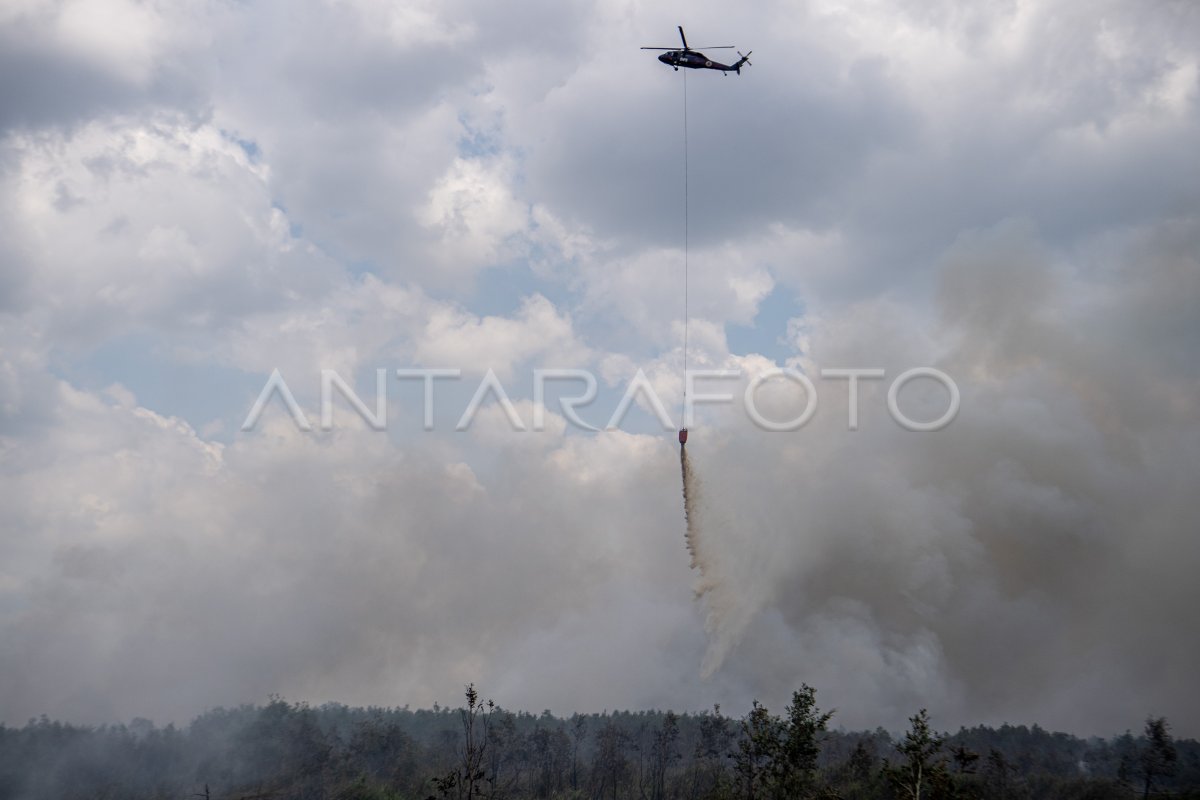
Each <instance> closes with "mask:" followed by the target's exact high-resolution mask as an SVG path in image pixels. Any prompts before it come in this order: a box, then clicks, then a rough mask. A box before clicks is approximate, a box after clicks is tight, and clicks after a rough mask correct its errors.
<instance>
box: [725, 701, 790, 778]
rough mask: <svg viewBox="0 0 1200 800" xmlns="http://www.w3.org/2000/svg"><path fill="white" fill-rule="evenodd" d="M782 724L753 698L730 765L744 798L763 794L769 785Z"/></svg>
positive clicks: (743, 721)
mask: <svg viewBox="0 0 1200 800" xmlns="http://www.w3.org/2000/svg"><path fill="white" fill-rule="evenodd" d="M782 727H783V723H782V722H780V720H779V718H778V717H775V716H772V715H771V713H770V712H769V711H767V709H765V708H764V707H763V706H761V705H759V703H758V701H757V700H755V701H754V704H753V705H752V706H751V708H750V713H749V714H747V715H746V716H745V717H744V718H743V719H742V736H741V738H740V739H739V740H738V746H737V750H735V751H734V753H733V766H734V769H735V770H736V772H737V774H738V777H739V778H740V779H741V783H742V788H743V790H744V791H743V793H744V796H745V797H746V800H756V798H761V797H765V796H766V795H767V791H768V789H769V787H770V785H771V766H772V764H774V762H775V760H776V758H777V755H778V752H779V741H780V731H781V729H782Z"/></svg>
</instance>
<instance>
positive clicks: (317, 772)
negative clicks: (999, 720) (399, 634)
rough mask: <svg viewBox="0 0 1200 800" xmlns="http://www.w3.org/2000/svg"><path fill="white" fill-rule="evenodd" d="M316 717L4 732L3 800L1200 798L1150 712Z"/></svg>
mask: <svg viewBox="0 0 1200 800" xmlns="http://www.w3.org/2000/svg"><path fill="white" fill-rule="evenodd" d="M465 699H466V703H465V705H464V706H463V707H462V708H460V709H453V710H452V709H444V708H439V707H437V706H436V705H435V707H434V708H433V710H422V711H411V710H409V709H408V708H401V709H395V708H348V707H346V706H341V705H326V706H321V707H320V708H310V707H309V706H307V705H304V704H293V703H288V702H285V701H284V700H282V699H279V698H272V699H271V701H270V702H269V703H268V704H267V705H265V706H242V707H239V708H236V709H216V710H213V711H209V712H207V713H205V714H203V715H202V716H200V717H198V718H197V719H196V720H194V721H193V722H192V723H191V725H189V726H188V727H187V728H186V729H177V728H175V727H173V726H167V727H165V728H157V727H155V726H154V725H152V724H151V723H149V722H147V721H145V720H136V721H134V722H133V723H132V724H130V725H118V726H105V727H99V728H85V727H76V726H72V725H68V724H64V723H60V722H52V721H50V720H48V719H46V718H42V719H40V720H31V721H30V722H29V723H28V724H27V725H25V726H24V727H22V728H8V727H4V726H0V800H7V799H8V798H12V799H13V800H18V799H19V800H32V799H33V798H55V800H75V799H76V798H79V799H80V800H83V798H87V799H88V800H93V799H95V798H123V799H125V800H143V798H144V799H145V800H160V799H161V800H167V799H168V798H178V799H179V800H184V799H185V798H189V799H190V800H195V798H205V800H235V799H237V800H252V799H254V800H267V798H279V799H280V800H289V799H291V798H295V800H426V799H427V798H435V800H442V799H443V798H454V800H466V799H468V798H469V799H470V800H477V799H478V800H502V799H504V800H519V799H520V798H547V799H556V800H585V799H586V800H607V799H609V798H611V799H612V800H620V799H621V798H630V799H631V800H734V799H735V798H738V799H741V798H745V800H785V799H786V800H791V799H792V798H797V799H800V800H802V799H803V798H814V799H817V798H819V799H821V800H832V799H833V798H841V800H855V798H863V799H864V800H865V799H866V798H885V799H887V798H895V800H939V799H950V798H954V799H956V800H957V799H963V800H966V799H967V798H975V799H977V800H993V798H995V799H996V800H999V799H1000V798H1004V799H1005V800H1009V799H1014V800H1025V799H1028V800H1032V799H1033V798H1063V800H1066V799H1067V798H1079V799H1080V800H1083V799H1084V798H1088V799H1089V800H1102V799H1103V798H1122V799H1125V798H1133V797H1139V796H1140V797H1144V798H1145V797H1160V796H1161V797H1167V796H1170V797H1174V798H1200V743H1197V742H1196V741H1195V740H1192V739H1186V740H1176V739H1174V738H1173V737H1172V736H1171V733H1170V728H1169V726H1168V724H1167V721H1166V720H1165V719H1163V718H1151V719H1148V720H1147V721H1146V727H1145V730H1144V732H1143V735H1141V736H1136V737H1135V736H1134V735H1132V734H1131V733H1128V732H1127V733H1125V734H1123V735H1121V736H1118V737H1116V738H1114V739H1111V740H1103V739H1080V738H1077V737H1074V736H1070V735H1067V734H1062V733H1050V732H1048V731H1045V730H1043V729H1041V728H1039V727H1037V726H1036V725H1035V726H1033V727H1032V728H1028V727H1025V726H1012V725H1004V726H1001V727H999V728H986V727H975V728H969V729H968V728H963V729H961V730H959V732H958V733H955V734H952V735H948V734H945V733H939V732H938V731H936V730H935V729H934V727H933V725H932V722H931V720H930V718H929V715H928V714H927V713H926V711H925V710H924V709H922V710H921V711H920V712H918V713H917V714H916V715H914V716H913V717H912V718H911V719H910V727H909V730H908V731H907V732H905V733H904V734H903V735H901V736H900V737H899V738H898V739H893V737H892V736H891V735H890V734H889V733H887V732H886V731H883V730H881V729H880V730H876V731H874V732H864V733H855V732H846V731H839V730H832V729H830V723H831V721H832V720H833V719H834V714H833V712H822V711H821V710H820V709H818V707H817V703H816V691H815V690H814V689H812V688H811V687H809V686H803V687H802V688H801V689H800V690H799V691H797V692H795V693H793V695H792V702H791V704H790V705H789V706H788V707H787V708H786V709H785V710H784V713H783V714H782V715H778V716H777V715H775V714H772V713H771V712H770V711H769V710H768V709H766V708H764V707H763V706H762V705H760V704H758V703H754V704H753V706H752V707H751V709H750V710H749V712H748V713H747V714H746V715H745V716H744V717H741V718H730V717H726V716H724V715H723V714H722V713H721V710H720V708H719V707H718V708H714V709H713V710H712V711H709V712H705V713H701V714H676V713H674V712H671V711H667V712H658V711H651V712H637V713H629V712H615V713H605V714H590V715H578V714H577V715H575V716H572V717H571V718H569V719H559V718H557V717H554V716H553V715H551V714H550V712H548V711H547V712H544V713H542V714H541V715H540V716H535V715H532V714H527V713H523V712H522V713H513V712H509V711H506V710H504V709H502V708H500V707H499V706H497V705H495V704H494V703H492V702H490V701H484V700H481V699H480V695H479V693H478V692H477V691H476V689H475V687H474V686H468V687H467V689H466V698H465Z"/></svg>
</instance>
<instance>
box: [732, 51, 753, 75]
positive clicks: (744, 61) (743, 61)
mask: <svg viewBox="0 0 1200 800" xmlns="http://www.w3.org/2000/svg"><path fill="white" fill-rule="evenodd" d="M753 52H754V51H753V50H751V51H750V53H753ZM750 53H746V54H745V55H742V51H741V50H739V51H738V55H739V56H742V57H741V58H740V59H739V60H738V62H737V63H736V64H734V65H733V69H734V70H735V71H736V72H737V74H738V75H741V74H742V67H744V66H745V67H752V66H754V65H753V64H751V63H750Z"/></svg>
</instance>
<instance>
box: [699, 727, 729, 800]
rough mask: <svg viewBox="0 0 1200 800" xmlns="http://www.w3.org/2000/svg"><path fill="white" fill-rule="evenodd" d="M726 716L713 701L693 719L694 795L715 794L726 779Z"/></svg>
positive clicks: (711, 795)
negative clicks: (696, 719) (694, 724)
mask: <svg viewBox="0 0 1200 800" xmlns="http://www.w3.org/2000/svg"><path fill="white" fill-rule="evenodd" d="M729 722H730V720H729V719H728V718H727V717H725V715H723V714H722V713H721V706H720V705H714V706H713V710H712V713H711V714H710V713H709V712H707V711H706V712H704V713H703V714H701V715H700V717H699V720H698V723H697V728H698V730H697V738H696V746H695V750H694V751H693V754H692V755H693V759H694V761H693V771H692V794H691V796H692V797H693V798H698V797H719V796H721V794H722V791H723V789H724V787H725V783H726V780H727V778H726V774H725V758H726V756H728V755H730V752H729V748H730V745H731V743H732V742H733V736H734V734H733V731H731V730H730V729H729Z"/></svg>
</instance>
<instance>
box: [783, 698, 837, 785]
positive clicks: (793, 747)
mask: <svg viewBox="0 0 1200 800" xmlns="http://www.w3.org/2000/svg"><path fill="white" fill-rule="evenodd" d="M832 718H833V712H832V711H830V712H827V713H825V714H822V713H821V712H820V711H818V710H817V690H816V689H814V688H812V687H811V686H809V685H807V684H801V687H800V690H799V691H796V692H792V703H791V705H789V706H788V707H787V716H786V718H785V719H784V720H783V730H782V734H783V738H782V741H781V742H780V747H779V752H778V756H777V758H776V760H775V764H774V769H773V772H774V775H773V776H772V777H773V783H774V790H775V791H774V794H775V796H776V797H782V798H797V797H808V796H811V795H813V794H814V793H815V791H816V773H817V757H818V756H819V755H820V754H821V744H820V740H819V737H820V735H821V734H822V733H824V732H825V730H826V728H827V727H828V725H829V720H830V719H832Z"/></svg>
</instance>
